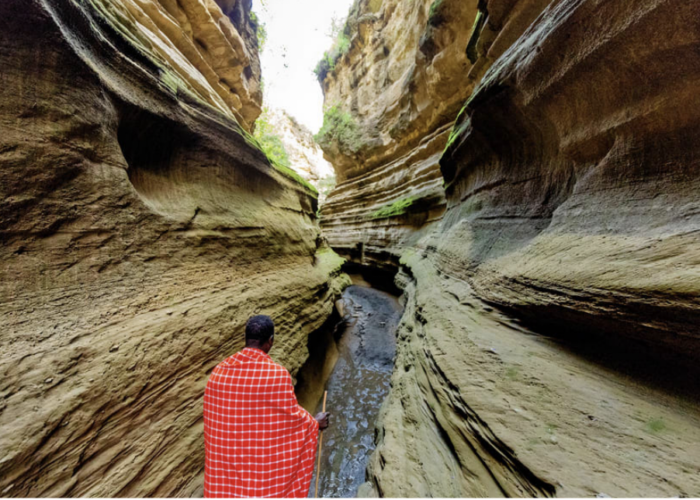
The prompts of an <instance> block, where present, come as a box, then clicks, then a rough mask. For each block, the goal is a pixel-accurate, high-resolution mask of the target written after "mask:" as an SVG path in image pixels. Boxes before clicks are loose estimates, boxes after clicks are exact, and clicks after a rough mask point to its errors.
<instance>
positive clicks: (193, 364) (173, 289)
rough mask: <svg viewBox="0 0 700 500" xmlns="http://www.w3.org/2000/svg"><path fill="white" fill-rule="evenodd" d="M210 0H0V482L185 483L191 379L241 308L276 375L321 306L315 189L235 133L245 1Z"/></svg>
mask: <svg viewBox="0 0 700 500" xmlns="http://www.w3.org/2000/svg"><path fill="white" fill-rule="evenodd" d="M224 7H225V8H226V9H227V11H228V12H230V13H231V20H229V18H228V17H226V16H224V15H223V14H222V12H221V10H220V9H219V7H217V6H216V5H215V4H214V3H212V2H211V1H208V0H179V1H178V2H174V1H173V2H170V1H166V0H162V1H159V2H155V1H146V0H143V1H142V0H134V1H128V2H116V1H115V2H109V1H106V0H51V1H49V0H30V1H26V0H22V1H19V0H17V1H15V0H6V1H3V2H2V3H0V17H1V18H2V19H4V20H5V22H4V23H3V29H2V30H0V47H1V48H2V50H0V66H2V68H3V70H2V73H1V74H0V82H1V83H2V85H1V87H0V88H1V89H2V90H1V91H0V92H1V93H0V164H1V165H2V168H0V193H1V194H2V197H1V200H0V241H1V244H0V258H1V259H2V267H1V268H0V269H1V271H0V277H1V279H0V318H2V323H3V325H4V330H3V334H2V336H0V346H1V347H0V348H1V351H2V353H3V355H2V360H0V373H2V384H1V385H0V429H1V430H2V432H0V491H1V492H2V494H3V495H4V496H18V497H25V496H51V497H60V496H106V497H115V496H130V497H141V496H160V497H165V496H176V495H180V496H191V495H193V494H198V493H201V490H200V488H201V483H202V477H201V473H202V471H203V466H204V465H203V464H204V450H203V436H202V429H203V424H202V395H203V389H204V385H205V383H206V380H207V376H208V374H209V372H210V371H211V369H212V368H213V367H214V366H215V365H216V364H217V363H218V362H219V361H221V360H222V359H224V358H225V357H226V356H228V355H230V354H232V353H233V352H235V351H236V350H237V349H239V348H240V347H241V346H242V343H243V325H244V323H245V321H246V319H247V318H248V317H249V316H250V315H252V314H255V313H264V314H269V315H271V316H273V317H274V318H275V320H276V323H277V328H278V331H277V336H276V339H277V340H276V347H275V350H274V351H273V355H274V357H276V358H277V359H278V360H280V361H281V362H283V363H284V364H285V365H286V366H287V367H288V368H289V369H290V370H291V371H292V373H296V371H297V370H298V369H299V367H300V366H301V365H302V364H303V363H304V361H305V359H306V357H307V355H308V350H307V338H308V335H309V334H310V333H311V332H312V331H314V330H316V329H317V328H319V327H320V326H321V325H322V324H323V323H324V321H325V320H326V318H327V317H328V316H329V315H330V313H331V311H332V309H333V303H334V301H335V299H336V297H337V295H338V292H339V289H340V288H341V287H342V286H343V283H344V280H343V278H342V276H341V275H340V271H339V266H340V265H341V263H342V260H341V259H340V258H339V257H338V256H337V255H335V254H334V253H333V252H332V251H331V250H330V249H328V248H324V247H323V245H322V244H321V240H320V238H319V230H318V225H317V223H316V218H315V212H316V210H317V201H316V199H315V195H314V194H313V193H311V192H309V191H308V190H307V189H306V188H305V187H304V186H302V185H300V184H298V183H296V182H295V181H294V180H292V179H291V178H289V177H286V176H285V175H282V173H280V172H278V171H277V170H276V169H275V168H273V166H272V165H271V164H270V162H269V161H268V160H267V158H266V157H265V155H264V154H263V153H262V152H261V151H260V150H259V149H257V148H256V147H255V146H254V141H253V140H252V139H251V138H250V136H249V135H248V134H247V133H246V129H249V128H250V127H251V126H252V123H253V121H254V120H255V117H256V116H257V114H258V113H259V110H260V99H259V97H260V93H259V89H257V75H256V69H255V67H256V64H257V63H256V62H255V61H256V59H257V55H256V54H255V53H254V52H251V50H252V48H254V43H253V42H251V41H250V40H249V41H246V40H247V38H246V37H249V35H250V33H254V31H253V27H252V26H248V28H246V29H245V30H244V29H242V28H241V31H238V29H237V28H236V23H238V25H239V27H240V26H242V25H241V24H240V23H241V22H243V20H242V18H240V17H239V18H238V19H237V18H236V16H237V15H238V14H236V12H238V13H239V14H240V12H241V10H240V9H243V11H242V12H244V13H246V16H247V10H246V9H249V7H250V5H249V2H242V3H241V2H229V3H228V5H224ZM246 22H247V21H246ZM246 30H247V31H246Z"/></svg>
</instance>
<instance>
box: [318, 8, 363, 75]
mask: <svg viewBox="0 0 700 500" xmlns="http://www.w3.org/2000/svg"><path fill="white" fill-rule="evenodd" d="M357 4H358V2H357V1H355V2H354V3H353V6H352V7H350V12H349V13H348V17H347V18H345V19H337V18H333V19H332V20H331V28H330V33H328V35H329V36H330V37H331V38H333V39H334V42H333V45H332V46H331V48H330V50H327V51H326V52H324V53H323V57H322V58H321V60H320V61H319V62H318V64H317V65H316V69H314V73H315V74H316V78H318V81H319V82H321V83H323V80H325V79H326V76H327V75H328V73H332V72H333V71H335V65H336V63H337V62H338V61H339V60H340V58H341V57H343V56H344V55H345V54H347V53H348V52H349V51H350V38H351V36H352V28H351V26H350V22H349V21H350V16H351V14H352V12H353V10H354V9H356V8H357Z"/></svg>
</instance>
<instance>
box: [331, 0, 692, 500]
mask: <svg viewBox="0 0 700 500" xmlns="http://www.w3.org/2000/svg"><path fill="white" fill-rule="evenodd" d="M697 19H698V17H697V5H695V2H693V1H690V0H674V1H654V2H633V1H630V0H612V1H608V2H597V1H593V0H577V1H574V0H562V1H549V0H543V1H533V0H515V1H513V0H508V1H506V0H500V1H499V0H488V1H481V2H478V5H477V2H476V1H475V2H460V1H456V0H454V1H453V0H437V1H435V2H430V1H424V2H421V1H414V2H410V1H398V0H396V1H392V0H384V1H360V2H358V3H357V4H356V7H355V10H354V11H353V14H352V16H351V22H350V25H351V28H352V29H353V33H354V34H353V37H352V45H351V48H350V50H349V51H348V52H347V54H345V55H344V56H342V57H341V58H340V60H339V61H338V62H337V63H336V66H335V70H334V71H332V72H330V73H329V75H327V76H326V78H325V80H324V82H323V86H324V90H325V92H326V103H327V105H328V106H329V109H331V108H330V107H331V106H336V109H332V112H333V113H335V115H336V116H339V117H340V118H337V119H336V121H337V122H338V123H342V124H345V125H346V128H345V130H347V129H348V128H349V129H350V130H351V131H353V130H354V132H353V134H348V133H344V134H336V135H335V136H333V135H331V136H330V139H329V141H328V142H327V143H325V144H324V150H325V152H326V156H327V157H328V158H329V159H330V160H331V161H332V163H333V164H334V166H335V168H336V171H337V173H338V177H339V181H341V182H340V184H339V185H338V187H337V188H336V189H335V190H334V191H333V192H332V193H331V195H330V197H329V200H328V203H327V204H326V205H325V208H324V210H323V212H322V215H323V220H322V224H323V228H324V230H325V231H326V234H327V236H328V239H329V242H330V243H331V245H332V246H333V247H334V248H336V249H337V250H338V251H339V252H340V253H343V254H344V255H345V256H348V257H349V258H351V259H352V260H353V261H355V262H358V263H362V264H365V265H367V266H371V267H373V268H390V269H393V270H397V269H398V270H399V271H400V272H399V275H398V276H397V283H399V284H400V285H401V286H402V287H403V289H404V301H405V303H406V312H405V314H404V317H403V320H402V324H401V326H400V328H399V332H398V354H397V360H396V367H395V371H394V374H393V380H392V392H391V394H390V396H389V398H388V400H387V401H386V402H385V404H384V407H383V409H382V416H381V417H380V432H379V436H378V447H377V452H376V453H375V454H374V456H373V458H372V461H371V466H370V470H369V478H370V480H371V481H370V484H369V485H367V486H366V487H364V488H363V492H364V493H365V494H371V493H372V491H370V489H371V490H374V493H379V494H381V495H383V496H391V497H400V496H419V497H420V496H504V495H508V496H550V495H557V496H591V495H597V494H606V495H612V496H638V495H656V496H675V495H689V496H693V495H698V494H700V481H699V480H698V477H699V476H698V472H699V471H700V454H699V453H698V451H699V450H700V432H698V428H699V427H698V425H699V424H700V419H699V418H698V415H700V412H699V411H698V410H699V408H700V404H699V401H700V394H699V393H700V391H699V390H698V386H697V382H696V381H697V380H698V373H697V368H696V366H697V359H698V355H699V354H700V351H699V349H700V347H699V346H700V342H699V341H700V338H699V337H700V331H699V330H698V327H697V325H698V319H699V318H698V316H699V315H700V289H699V288H698V284H699V283H700V279H699V278H700V241H699V239H698V236H697V235H698V234H699V233H698V228H699V224H700V215H698V214H700V210H698V208H699V205H698V197H697V192H698V187H700V186H698V184H699V183H700V168H699V166H698V162H697V157H698V152H697V151H696V150H697V148H698V146H699V144H700V143H698V141H697V140H696V138H695V135H696V134H695V132H694V131H695V130H697V127H698V121H699V119H700V114H699V113H698V111H697V110H698V109H700V107H698V104H699V103H698V97H697V95H698V93H697V88H698V78H699V76H700V58H699V57H698V54H700V51H698V48H700V24H698V21H697ZM470 27H471V29H470ZM437 82H441V83H440V84H438V83H437ZM465 102H466V104H465ZM460 108H461V111H459V109H460ZM330 118H332V116H329V119H330ZM453 121H455V125H454V128H453V130H452V131H451V132H448V130H449V129H450V128H451V125H450V123H451V122H453ZM348 123H349V124H351V125H347V124H348ZM353 123H354V124H356V128H355V129H353V128H352V124H353ZM338 138H343V139H344V140H339V139H338ZM348 138H350V139H348ZM443 148H445V151H444V153H443ZM438 165H439V166H438ZM443 182H444V187H443Z"/></svg>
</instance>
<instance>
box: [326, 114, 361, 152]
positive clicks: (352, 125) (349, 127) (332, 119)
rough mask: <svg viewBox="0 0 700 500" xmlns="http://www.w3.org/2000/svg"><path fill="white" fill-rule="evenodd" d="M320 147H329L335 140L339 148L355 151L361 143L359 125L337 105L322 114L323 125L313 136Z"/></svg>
mask: <svg viewBox="0 0 700 500" xmlns="http://www.w3.org/2000/svg"><path fill="white" fill-rule="evenodd" d="M314 139H316V142H317V143H318V144H319V145H320V146H321V147H326V148H327V147H330V146H331V145H332V144H333V143H334V142H337V143H338V145H339V147H340V148H341V149H345V150H349V151H350V152H353V153H356V152H358V151H359V150H360V146H361V145H362V134H361V133H360V127H359V126H358V125H357V123H356V122H355V120H354V118H353V117H352V115H351V114H350V113H348V112H347V111H343V110H342V109H340V108H339V107H338V105H333V106H331V107H329V108H327V109H326V111H325V113H324V114H323V126H322V127H321V130H319V131H318V133H317V134H316V135H315V136H314Z"/></svg>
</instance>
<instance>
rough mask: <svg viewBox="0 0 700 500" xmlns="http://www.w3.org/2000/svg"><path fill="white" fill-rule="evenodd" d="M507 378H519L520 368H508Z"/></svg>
mask: <svg viewBox="0 0 700 500" xmlns="http://www.w3.org/2000/svg"><path fill="white" fill-rule="evenodd" d="M506 378H508V380H516V379H517V378H518V369H517V368H508V369H507V370H506Z"/></svg>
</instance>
